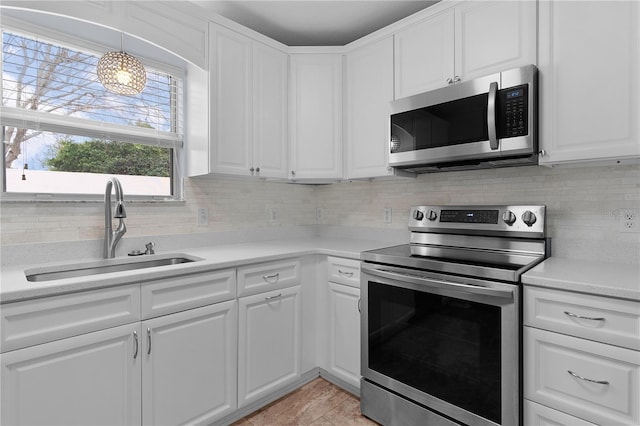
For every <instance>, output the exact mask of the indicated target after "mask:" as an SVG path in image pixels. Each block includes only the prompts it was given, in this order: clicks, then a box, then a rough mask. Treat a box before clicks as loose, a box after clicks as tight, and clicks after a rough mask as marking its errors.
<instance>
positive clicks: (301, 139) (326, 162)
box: [289, 54, 342, 179]
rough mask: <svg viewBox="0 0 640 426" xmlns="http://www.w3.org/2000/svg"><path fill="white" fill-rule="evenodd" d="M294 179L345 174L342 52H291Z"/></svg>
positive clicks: (329, 177) (339, 176)
mask: <svg viewBox="0 0 640 426" xmlns="http://www.w3.org/2000/svg"><path fill="white" fill-rule="evenodd" d="M291 169H292V170H291V173H290V176H289V177H290V178H291V179H340V178H342V56H341V55H334V54H297V55H292V56H291Z"/></svg>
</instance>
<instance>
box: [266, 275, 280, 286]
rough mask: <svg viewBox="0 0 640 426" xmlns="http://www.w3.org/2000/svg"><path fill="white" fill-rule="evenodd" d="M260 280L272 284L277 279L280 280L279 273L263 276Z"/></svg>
mask: <svg viewBox="0 0 640 426" xmlns="http://www.w3.org/2000/svg"><path fill="white" fill-rule="evenodd" d="M262 279H263V280H265V281H266V282H268V283H270V284H273V283H275V282H277V281H278V279H280V272H278V273H275V274H273V275H263V276H262ZM271 280H273V281H271Z"/></svg>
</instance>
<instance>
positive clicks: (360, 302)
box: [358, 297, 362, 313]
mask: <svg viewBox="0 0 640 426" xmlns="http://www.w3.org/2000/svg"><path fill="white" fill-rule="evenodd" d="M358 312H360V313H362V298H361V297H358Z"/></svg>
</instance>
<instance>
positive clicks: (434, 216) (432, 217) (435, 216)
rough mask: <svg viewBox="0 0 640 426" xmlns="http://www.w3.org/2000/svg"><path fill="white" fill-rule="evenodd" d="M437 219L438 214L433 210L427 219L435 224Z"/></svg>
mask: <svg viewBox="0 0 640 426" xmlns="http://www.w3.org/2000/svg"><path fill="white" fill-rule="evenodd" d="M437 218H438V214H437V213H436V212H435V211H433V210H429V213H427V219H429V220H430V221H432V222H433V221H434V220H436V219H437Z"/></svg>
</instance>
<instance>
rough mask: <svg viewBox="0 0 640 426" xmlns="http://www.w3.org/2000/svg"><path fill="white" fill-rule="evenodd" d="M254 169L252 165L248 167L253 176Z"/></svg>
mask: <svg viewBox="0 0 640 426" xmlns="http://www.w3.org/2000/svg"><path fill="white" fill-rule="evenodd" d="M254 170H255V169H254V168H253V167H252V168H250V169H249V171H250V172H251V176H253V171H254Z"/></svg>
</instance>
